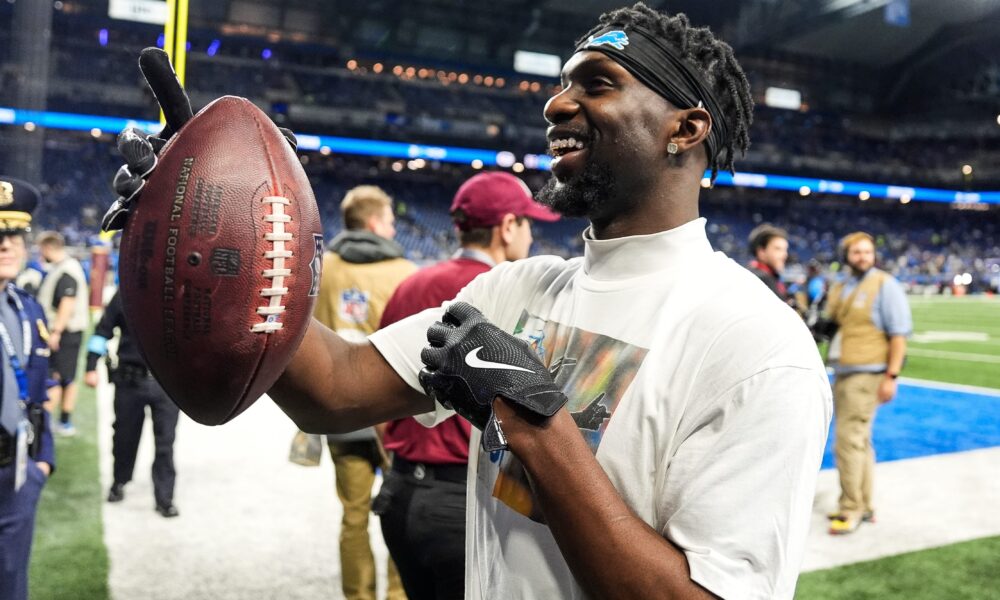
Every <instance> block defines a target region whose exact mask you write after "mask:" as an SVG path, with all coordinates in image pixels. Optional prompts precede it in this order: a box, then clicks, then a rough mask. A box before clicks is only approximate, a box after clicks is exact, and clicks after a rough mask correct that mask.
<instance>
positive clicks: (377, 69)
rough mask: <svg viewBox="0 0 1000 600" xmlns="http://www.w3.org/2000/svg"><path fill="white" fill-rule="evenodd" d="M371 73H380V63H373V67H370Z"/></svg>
mask: <svg viewBox="0 0 1000 600" xmlns="http://www.w3.org/2000/svg"><path fill="white" fill-rule="evenodd" d="M372 71H375V72H376V73H381V72H382V63H375V64H374V65H372Z"/></svg>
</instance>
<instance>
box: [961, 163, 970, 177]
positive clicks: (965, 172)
mask: <svg viewBox="0 0 1000 600" xmlns="http://www.w3.org/2000/svg"><path fill="white" fill-rule="evenodd" d="M962 175H972V165H962Z"/></svg>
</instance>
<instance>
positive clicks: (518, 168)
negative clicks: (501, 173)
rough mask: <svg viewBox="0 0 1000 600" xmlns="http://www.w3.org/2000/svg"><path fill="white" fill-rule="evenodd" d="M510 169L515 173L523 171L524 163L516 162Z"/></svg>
mask: <svg viewBox="0 0 1000 600" xmlns="http://www.w3.org/2000/svg"><path fill="white" fill-rule="evenodd" d="M511 170H512V171H514V172H515V173H523V172H524V165H523V164H522V163H519V162H516V163H514V165H513V166H512V167H511Z"/></svg>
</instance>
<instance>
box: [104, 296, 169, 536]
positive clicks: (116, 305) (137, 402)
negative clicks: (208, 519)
mask: <svg viewBox="0 0 1000 600" xmlns="http://www.w3.org/2000/svg"><path fill="white" fill-rule="evenodd" d="M115 328H118V329H119V331H120V338H119V342H118V353H117V354H118V364H117V367H116V368H111V365H110V364H109V369H108V372H109V379H110V380H111V383H114V384H115V424H114V429H115V433H114V438H113V440H112V451H111V453H112V455H113V456H114V460H115V466H114V482H113V483H112V484H111V489H110V490H109V491H108V502H121V501H122V500H124V499H125V489H124V488H125V484H126V483H128V482H129V481H131V480H132V471H133V470H134V468H135V457H136V454H137V453H138V451H139V439H140V437H141V436H142V424H143V421H145V419H146V407H147V406H148V407H149V410H150V412H151V413H152V415H153V437H154V438H155V440H156V458H154V459H153V495H154V496H155V497H156V512H158V513H160V514H161V515H162V516H164V517H176V516H177V515H178V514H179V513H178V511H177V507H175V506H174V479H175V477H176V471H175V470H174V433H175V431H176V429H177V417H178V412H179V409H178V408H177V405H176V404H174V403H173V402H172V401H171V400H170V398H169V397H167V394H166V392H164V391H163V388H161V387H160V384H158V383H157V382H156V380H155V379H154V378H153V375H152V374H151V373H150V372H149V369H148V368H146V365H145V363H144V362H143V360H142V356H141V355H140V354H139V349H138V348H137V347H136V345H135V341H134V340H133V339H132V336H131V335H130V334H129V330H128V325H126V324H125V315H124V313H123V312H122V302H121V299H120V297H119V294H118V293H115V295H114V297H113V298H112V299H111V301H110V302H108V306H107V308H106V309H105V311H104V316H103V317H101V321H100V323H98V324H97V327H95V328H94V334H93V335H92V336H91V337H90V342H89V343H88V344H87V373H86V375H84V383H86V384H87V385H88V386H90V387H96V386H97V371H96V370H95V369H96V368H97V361H98V359H100V358H101V357H102V356H104V355H106V354H107V349H108V340H110V339H111V338H112V337H113V336H114V332H115Z"/></svg>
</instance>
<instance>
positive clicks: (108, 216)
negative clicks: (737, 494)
mask: <svg viewBox="0 0 1000 600" xmlns="http://www.w3.org/2000/svg"><path fill="white" fill-rule="evenodd" d="M139 69H140V70H141V71H142V75H143V77H145V78H146V84H147V85H149V89H150V90H152V91H153V96H155V97H156V102H157V104H159V105H160V109H161V110H162V111H163V117H164V120H166V125H164V126H163V129H162V130H161V131H160V132H159V133H158V134H156V135H155V136H152V135H146V134H145V133H144V132H142V131H140V130H139V129H136V128H134V127H133V128H129V129H126V130H125V131H122V132H121V134H119V136H118V152H120V153H121V155H122V157H124V158H125V164H124V165H122V166H121V167H120V168H119V169H118V172H117V173H115V178H114V180H113V181H112V184H111V185H112V187H113V188H114V190H115V192H116V193H117V194H118V198H117V199H116V200H115V201H114V202H113V203H112V204H111V208H109V209H108V212H106V213H105V214H104V219H102V221H101V229H103V230H104V231H117V230H119V229H122V228H123V227H125V221H126V220H127V219H128V214H129V211H130V210H131V208H132V203H133V202H135V201H136V200H137V199H138V198H139V193H140V192H141V191H142V188H143V187H144V186H145V185H146V180H147V179H149V176H150V175H151V174H152V173H153V169H154V168H156V156H157V154H159V152H160V150H162V149H163V147H164V146H165V145H166V143H167V140H169V139H170V138H171V137H172V136H173V135H174V133H176V132H178V131H180V130H181V128H182V127H184V124H185V123H187V122H188V121H189V120H191V117H193V116H194V113H193V112H192V110H191V101H190V100H189V99H188V95H187V92H185V91H184V88H183V87H182V86H181V82H180V81H179V80H178V79H177V74H176V73H174V68H173V66H172V65H171V64H170V57H169V56H167V53H166V52H164V51H163V50H161V49H159V48H146V49H145V50H143V51H142V53H140V55H139ZM278 129H279V130H280V131H281V133H282V134H283V135H284V136H285V139H286V140H288V143H289V144H291V145H292V150H295V148H296V147H297V144H298V142H297V140H296V139H295V135H294V134H293V133H292V132H291V131H290V130H288V129H285V128H283V127H279V128H278Z"/></svg>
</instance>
